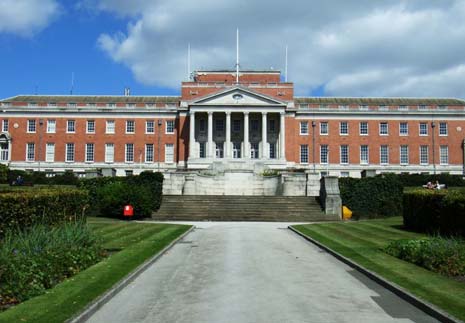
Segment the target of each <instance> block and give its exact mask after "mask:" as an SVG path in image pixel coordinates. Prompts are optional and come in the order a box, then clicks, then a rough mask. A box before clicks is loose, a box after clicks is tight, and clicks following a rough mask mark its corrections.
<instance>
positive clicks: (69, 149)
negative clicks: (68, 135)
mask: <svg viewBox="0 0 465 323" xmlns="http://www.w3.org/2000/svg"><path fill="white" fill-rule="evenodd" d="M65 161H66V162H74V143H68V144H66V155H65Z"/></svg>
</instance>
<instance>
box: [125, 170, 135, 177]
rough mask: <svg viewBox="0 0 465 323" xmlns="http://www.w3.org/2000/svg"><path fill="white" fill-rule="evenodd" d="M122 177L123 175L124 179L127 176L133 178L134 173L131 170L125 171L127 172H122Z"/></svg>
mask: <svg viewBox="0 0 465 323" xmlns="http://www.w3.org/2000/svg"><path fill="white" fill-rule="evenodd" d="M124 175H125V176H126V177H128V176H133V175H134V171H133V170H132V169H127V170H125V171H124Z"/></svg>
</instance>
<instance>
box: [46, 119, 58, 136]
mask: <svg viewBox="0 0 465 323" xmlns="http://www.w3.org/2000/svg"><path fill="white" fill-rule="evenodd" d="M56 130H57V122H56V120H54V119H50V120H47V133H56Z"/></svg>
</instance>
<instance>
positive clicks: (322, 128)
mask: <svg viewBox="0 0 465 323" xmlns="http://www.w3.org/2000/svg"><path fill="white" fill-rule="evenodd" d="M328 133H329V128H328V122H326V121H324V122H320V135H327V134H328Z"/></svg>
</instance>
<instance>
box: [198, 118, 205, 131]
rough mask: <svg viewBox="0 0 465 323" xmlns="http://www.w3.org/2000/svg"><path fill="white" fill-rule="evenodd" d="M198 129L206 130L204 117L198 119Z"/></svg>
mask: <svg viewBox="0 0 465 323" xmlns="http://www.w3.org/2000/svg"><path fill="white" fill-rule="evenodd" d="M199 131H200V132H205V131H207V122H206V121H205V119H200V120H199Z"/></svg>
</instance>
